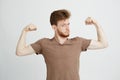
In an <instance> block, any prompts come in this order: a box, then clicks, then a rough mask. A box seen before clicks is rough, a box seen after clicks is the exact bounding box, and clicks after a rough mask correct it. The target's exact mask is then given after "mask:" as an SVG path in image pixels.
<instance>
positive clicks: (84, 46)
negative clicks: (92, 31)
mask: <svg viewBox="0 0 120 80" xmlns="http://www.w3.org/2000/svg"><path fill="white" fill-rule="evenodd" d="M79 40H80V42H81V49H82V51H87V48H88V46H89V45H90V42H91V40H90V39H85V38H81V37H79Z"/></svg>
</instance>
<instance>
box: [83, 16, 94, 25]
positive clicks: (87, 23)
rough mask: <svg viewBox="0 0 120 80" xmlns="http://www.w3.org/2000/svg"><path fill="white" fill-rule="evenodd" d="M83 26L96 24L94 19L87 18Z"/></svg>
mask: <svg viewBox="0 0 120 80" xmlns="http://www.w3.org/2000/svg"><path fill="white" fill-rule="evenodd" d="M85 24H86V25H91V24H96V20H94V19H93V18H91V17H88V18H87V19H86V20H85Z"/></svg>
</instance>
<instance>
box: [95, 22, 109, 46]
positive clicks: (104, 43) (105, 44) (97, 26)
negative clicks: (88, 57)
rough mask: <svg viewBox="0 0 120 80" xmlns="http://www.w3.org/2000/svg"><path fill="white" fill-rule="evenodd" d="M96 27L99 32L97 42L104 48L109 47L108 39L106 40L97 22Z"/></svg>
mask: <svg viewBox="0 0 120 80" xmlns="http://www.w3.org/2000/svg"><path fill="white" fill-rule="evenodd" d="M94 25H95V28H96V31H97V41H98V42H100V43H101V44H102V45H104V46H108V42H107V39H106V36H105V34H104V31H103V29H102V27H101V26H100V24H98V23H97V22H95V23H94Z"/></svg>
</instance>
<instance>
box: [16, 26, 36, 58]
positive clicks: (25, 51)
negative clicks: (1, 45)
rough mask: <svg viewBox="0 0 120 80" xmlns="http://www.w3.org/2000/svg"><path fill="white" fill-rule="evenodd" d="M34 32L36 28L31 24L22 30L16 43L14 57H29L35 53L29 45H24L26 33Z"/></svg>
mask: <svg viewBox="0 0 120 80" xmlns="http://www.w3.org/2000/svg"><path fill="white" fill-rule="evenodd" d="M34 30H36V27H35V26H34V25H33V24H30V25H28V26H26V27H25V28H24V29H23V31H22V33H21V36H20V38H19V40H18V43H17V47H16V55H18V56H25V55H30V54H33V53H35V51H34V50H33V48H32V47H31V46H30V45H26V34H27V32H29V31H34Z"/></svg>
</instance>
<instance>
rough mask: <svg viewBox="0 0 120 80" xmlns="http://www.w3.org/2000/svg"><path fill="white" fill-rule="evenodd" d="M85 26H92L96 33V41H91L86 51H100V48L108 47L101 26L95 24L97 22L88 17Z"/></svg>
mask: <svg viewBox="0 0 120 80" xmlns="http://www.w3.org/2000/svg"><path fill="white" fill-rule="evenodd" d="M86 24H87V25H90V24H93V25H94V26H95V28H96V31H97V40H91V43H90V45H89V46H88V49H102V48H106V47H108V42H107V39H106V37H105V34H104V32H103V30H102V28H101V26H100V25H99V24H98V23H97V21H96V20H94V19H92V18H91V17H88V18H87V19H86Z"/></svg>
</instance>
